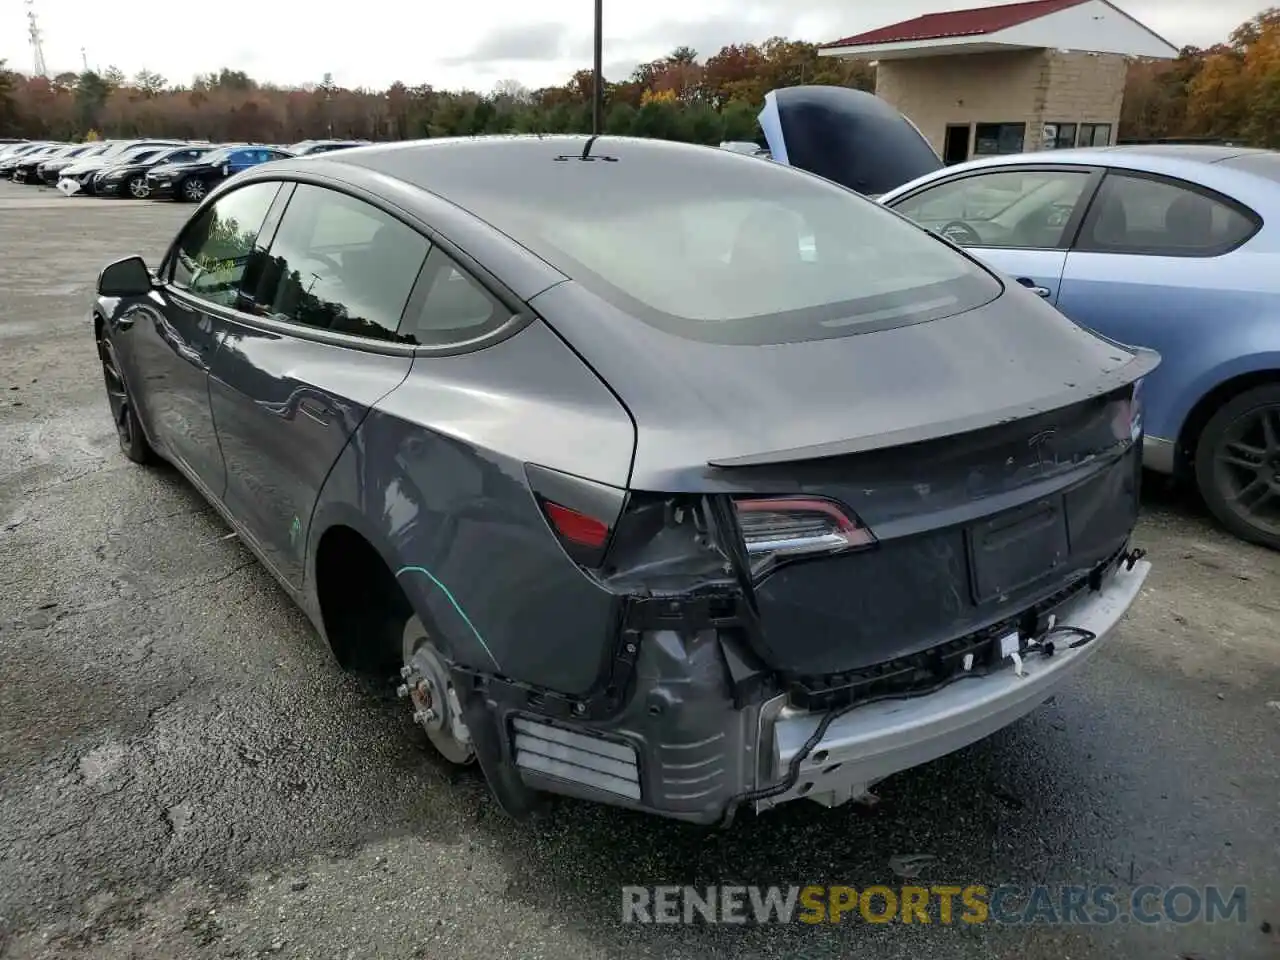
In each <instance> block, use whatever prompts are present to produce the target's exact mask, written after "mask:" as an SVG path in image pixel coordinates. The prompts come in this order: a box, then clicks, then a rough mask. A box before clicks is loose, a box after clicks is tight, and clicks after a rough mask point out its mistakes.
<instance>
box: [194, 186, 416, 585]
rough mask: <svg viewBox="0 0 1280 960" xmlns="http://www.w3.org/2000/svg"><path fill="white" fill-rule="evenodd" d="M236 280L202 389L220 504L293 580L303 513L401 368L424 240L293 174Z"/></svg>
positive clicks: (301, 554) (300, 557)
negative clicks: (403, 325)
mask: <svg viewBox="0 0 1280 960" xmlns="http://www.w3.org/2000/svg"><path fill="white" fill-rule="evenodd" d="M266 240H267V238H266V237H265V235H264V238H263V241H264V242H263V244H261V245H260V246H262V247H263V248H264V249H261V250H260V251H259V254H258V259H257V261H256V262H255V264H254V266H253V267H252V268H251V270H250V275H249V276H248V277H246V279H245V282H244V283H243V284H242V288H241V297H240V301H239V304H238V312H237V314H236V315H235V316H234V317H233V318H232V319H231V320H230V322H229V323H228V325H227V332H226V337H225V339H224V341H223V344H222V349H221V350H219V352H218V354H217V356H216V357H215V361H214V365H213V368H212V371H211V377H210V397H211V403H212V409H213V418H214V423H215V424H216V427H217V433H218V440H219V442H220V444H221V447H222V453H223V457H224V459H225V461H226V465H227V486H226V498H225V502H226V505H227V507H228V509H229V510H230V511H231V513H232V514H233V515H234V516H235V517H236V518H237V519H238V520H239V521H240V523H241V525H242V527H243V528H244V532H245V533H246V534H247V535H248V536H249V537H251V538H252V539H253V540H254V542H255V544H256V546H257V547H258V548H259V552H260V553H261V554H262V555H263V556H264V557H265V558H266V560H267V561H268V563H270V565H271V566H272V567H273V568H274V569H275V571H276V573H277V574H278V575H279V576H280V577H281V578H282V579H284V580H285V581H286V582H288V583H289V584H292V585H295V586H296V585H298V584H300V583H301V580H302V577H303V570H304V562H305V558H306V544H307V532H308V530H309V527H310V522H311V512H312V508H313V507H314V505H315V502H316V498H317V497H318V496H319V492H320V488H321V486H322V485H323V484H324V481H325V478H326V477H327V476H328V473H329V470H330V468H331V467H332V466H333V464H334V462H335V461H336V460H337V459H338V456H339V454H340V453H341V452H342V450H343V448H344V447H345V446H346V444H347V442H348V440H349V439H350V438H351V436H352V434H354V433H355V431H356V428H357V427H358V426H359V425H360V422H361V421H362V420H363V419H364V417H365V415H366V414H367V413H368V411H369V409H370V408H371V407H372V406H373V405H374V404H375V403H377V402H378V400H380V399H381V398H382V397H383V396H385V395H386V394H387V393H388V392H390V391H391V390H392V389H394V388H395V387H396V386H398V385H399V384H400V382H401V381H402V380H404V378H405V376H407V375H408V372H409V367H410V365H411V364H412V362H413V347H412V344H411V343H410V342H409V341H407V340H406V339H404V338H402V337H400V336H399V335H398V333H397V329H398V327H399V324H400V319H401V314H402V313H403V312H404V309H405V305H406V304H407V302H408V300H409V293H410V291H411V289H412V288H413V286H414V283H415V281H416V280H417V277H418V273H419V271H420V270H421V269H422V265H423V263H424V261H425V260H426V257H427V252H428V249H429V246H430V245H429V242H428V240H427V239H426V238H425V237H424V236H423V235H422V234H421V233H419V232H417V231H416V230H415V229H413V228H411V227H409V226H408V225H406V224H405V223H403V222H401V221H400V220H398V219H396V218H395V217H393V216H391V215H390V214H389V213H387V212H385V211H383V210H382V209H380V208H378V207H375V206H373V205H372V204H370V203H367V202H365V201H364V200H362V199H359V198H357V197H354V196H350V195H348V194H345V193H341V192H338V191H337V190H333V189H328V188H325V187H319V186H313V185H311V184H299V185H297V186H296V187H295V188H294V189H293V193H292V196H291V197H290V198H289V199H288V202H287V205H286V206H285V209H284V213H283V215H282V217H281V219H280V223H279V226H278V227H277V229H276V230H275V234H274V237H272V238H270V242H269V246H267V245H266Z"/></svg>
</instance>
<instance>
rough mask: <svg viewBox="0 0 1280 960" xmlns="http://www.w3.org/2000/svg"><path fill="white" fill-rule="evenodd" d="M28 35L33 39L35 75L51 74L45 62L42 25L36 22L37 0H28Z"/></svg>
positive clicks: (32, 49)
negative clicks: (41, 32)
mask: <svg viewBox="0 0 1280 960" xmlns="http://www.w3.org/2000/svg"><path fill="white" fill-rule="evenodd" d="M27 36H28V38H30V41H31V53H32V55H33V58H34V60H35V68H36V69H35V74H34V75H35V76H37V77H47V76H49V68H48V66H46V65H45V62H44V44H43V42H42V41H41V34H40V25H39V24H38V23H36V4H35V0H27Z"/></svg>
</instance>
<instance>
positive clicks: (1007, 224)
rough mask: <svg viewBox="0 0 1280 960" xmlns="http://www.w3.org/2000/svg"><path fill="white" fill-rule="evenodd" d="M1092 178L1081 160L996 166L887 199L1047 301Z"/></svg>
mask: <svg viewBox="0 0 1280 960" xmlns="http://www.w3.org/2000/svg"><path fill="white" fill-rule="evenodd" d="M1100 177H1101V173H1100V172H1099V171H1097V170H1094V169H1091V168H1089V167H1076V166H1059V165H1052V166H1050V165H1041V166H1035V165H1026V166H1015V167H1007V166H1000V167H998V168H994V169H989V170H978V171H969V172H966V173H963V174H960V175H957V176H955V177H950V178H947V179H945V180H942V181H941V182H935V183H931V184H928V185H927V186H924V187H922V188H921V189H919V190H915V191H912V192H911V193H909V194H907V195H906V196H904V197H901V198H895V199H894V200H893V201H891V202H890V204H889V205H890V206H891V207H892V208H893V209H894V210H896V211H898V212H899V213H901V214H903V215H904V216H907V217H910V218H911V219H912V220H914V221H916V222H917V223H919V224H920V225H921V226H924V227H926V228H928V229H929V230H932V231H934V232H935V233H938V234H940V235H941V236H944V237H946V238H947V239H948V240H951V241H952V242H953V243H956V244H959V245H960V246H962V247H966V248H968V249H969V250H970V252H972V253H973V254H974V255H976V256H977V257H979V258H980V259H981V260H983V261H984V262H985V263H988V264H990V265H991V266H993V267H995V268H996V269H997V270H1000V271H1001V272H1003V273H1005V274H1007V275H1008V276H1010V277H1012V278H1013V279H1014V280H1016V281H1017V282H1018V283H1021V284H1022V285H1023V286H1026V287H1029V288H1031V289H1032V290H1034V291H1035V292H1036V293H1038V294H1040V296H1042V297H1044V298H1045V299H1046V300H1048V301H1049V302H1050V303H1055V302H1056V301H1057V299H1058V288H1059V284H1060V282H1061V280H1062V270H1063V267H1064V266H1065V264H1066V259H1067V248H1068V246H1069V245H1070V242H1071V238H1072V237H1073V236H1074V235H1075V231H1076V228H1077V227H1078V225H1079V223H1080V219H1081V217H1082V216H1083V212H1084V210H1085V208H1086V205H1087V202H1088V199H1089V198H1090V197H1091V196H1092V194H1093V191H1094V189H1095V187H1096V184H1097V182H1098V180H1099V179H1100Z"/></svg>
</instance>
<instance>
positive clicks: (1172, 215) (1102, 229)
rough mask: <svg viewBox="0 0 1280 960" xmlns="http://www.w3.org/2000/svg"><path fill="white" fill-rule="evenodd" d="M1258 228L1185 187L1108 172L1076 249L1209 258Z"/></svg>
mask: <svg viewBox="0 0 1280 960" xmlns="http://www.w3.org/2000/svg"><path fill="white" fill-rule="evenodd" d="M1257 229H1258V222H1257V221H1256V219H1255V218H1253V217H1251V216H1249V215H1248V214H1246V213H1245V212H1244V211H1243V210H1241V209H1239V208H1238V207H1236V206H1234V205H1233V204H1231V203H1229V202H1228V201H1227V200H1225V199H1215V198H1214V197H1212V196H1210V195H1209V194H1207V193H1203V192H1201V191H1199V190H1194V189H1192V188H1191V187H1190V186H1188V185H1185V184H1181V183H1177V182H1174V181H1170V180H1163V179H1159V178H1155V177H1144V176H1137V175H1133V174H1126V173H1117V172H1114V171H1113V172H1111V173H1109V174H1107V177H1106V179H1105V180H1103V181H1102V186H1101V187H1100V188H1099V190H1098V195H1097V197H1096V199H1095V200H1094V202H1093V204H1092V205H1091V206H1090V208H1089V215H1088V217H1086V218H1085V222H1084V227H1083V229H1082V230H1081V232H1080V242H1079V244H1078V246H1079V247H1080V249H1082V250H1091V251H1094V252H1098V253H1130V254H1146V255H1149V256H1172V257H1214V256H1219V255H1221V254H1223V253H1226V252H1227V251H1228V250H1231V249H1234V248H1235V247H1238V246H1239V245H1240V244H1242V243H1244V241H1245V240H1247V239H1248V238H1249V237H1251V236H1252V235H1253V234H1254V233H1255V232H1257Z"/></svg>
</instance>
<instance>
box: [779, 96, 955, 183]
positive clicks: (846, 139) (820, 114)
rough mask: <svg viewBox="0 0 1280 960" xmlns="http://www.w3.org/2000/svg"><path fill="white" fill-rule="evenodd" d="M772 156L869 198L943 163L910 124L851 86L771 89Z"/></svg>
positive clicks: (883, 103)
mask: <svg viewBox="0 0 1280 960" xmlns="http://www.w3.org/2000/svg"><path fill="white" fill-rule="evenodd" d="M758 119H759V122H760V128H761V130H762V131H763V132H764V135H765V139H766V140H767V142H768V144H769V152H770V154H771V155H772V157H773V159H774V160H776V161H777V162H778V163H782V164H786V165H788V166H793V167H799V168H800V169H801V170H808V171H809V172H810V173H816V174H818V175H819V176H822V177H826V178H827V179H828V180H833V181H835V182H836V183H839V184H841V185H842V186H845V187H848V188H850V189H851V190H856V191H858V192H859V193H862V194H867V195H879V194H882V193H886V192H887V191H889V190H892V189H893V188H894V187H899V186H901V185H902V184H904V183H908V182H910V181H911V180H914V179H916V178H917V177H922V176H924V175H925V174H927V173H933V172H934V171H935V170H940V169H942V166H943V164H942V160H941V158H939V156H938V155H937V153H935V152H934V149H933V147H931V146H930V145H929V141H928V140H926V139H925V137H924V135H923V134H922V133H921V132H920V130H919V128H918V127H916V125H915V124H913V123H912V122H911V121H910V120H909V119H908V118H907V117H905V116H904V115H903V114H901V113H899V112H898V111H897V110H895V109H894V108H893V107H891V106H889V104H888V103H886V102H885V101H883V100H881V99H880V98H879V97H877V96H874V95H873V94H870V93H864V92H863V91H861V90H853V89H850V88H849V87H830V86H801V87H784V88H782V89H780V90H772V91H770V92H769V93H768V94H766V95H765V103H764V109H763V110H761V111H760V114H759V118H758Z"/></svg>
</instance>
